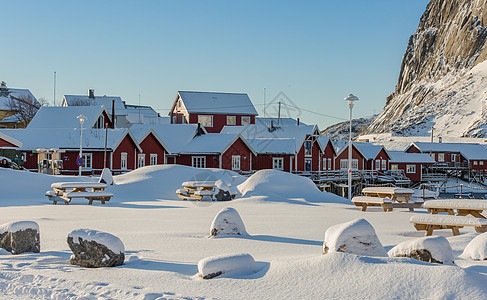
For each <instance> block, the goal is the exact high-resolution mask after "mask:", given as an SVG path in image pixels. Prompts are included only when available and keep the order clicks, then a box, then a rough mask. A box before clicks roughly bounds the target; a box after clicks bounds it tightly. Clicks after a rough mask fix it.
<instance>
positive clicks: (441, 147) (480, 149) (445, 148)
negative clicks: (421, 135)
mask: <svg viewBox="0 0 487 300" xmlns="http://www.w3.org/2000/svg"><path fill="white" fill-rule="evenodd" d="M413 145H414V146H416V147H417V148H418V149H419V150H420V151H421V152H423V153H427V152H459V153H460V154H462V155H463V156H464V157H465V158H466V159H468V160H472V159H479V160H480V159H481V160H484V159H485V160H487V150H486V149H485V148H484V146H482V145H480V144H470V143H427V142H414V143H412V144H411V145H410V146H409V147H411V146H413ZM409 147H408V148H409Z"/></svg>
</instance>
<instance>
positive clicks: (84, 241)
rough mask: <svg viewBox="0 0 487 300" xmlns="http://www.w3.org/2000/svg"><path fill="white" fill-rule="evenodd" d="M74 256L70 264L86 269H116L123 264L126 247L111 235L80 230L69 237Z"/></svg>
mask: <svg viewBox="0 0 487 300" xmlns="http://www.w3.org/2000/svg"><path fill="white" fill-rule="evenodd" d="M68 245H69V248H70V249H71V251H73V253H74V254H73V255H72V256H71V258H70V260H69V262H70V263H71V264H72V265H78V266H81V267H86V268H100V267H116V266H120V265H122V264H123V261H124V259H125V247H124V245H123V243H122V241H121V240H120V239H119V238H118V237H116V236H114V235H112V234H109V233H106V232H101V231H97V230H89V229H78V230H74V231H72V232H71V233H70V234H69V235H68Z"/></svg>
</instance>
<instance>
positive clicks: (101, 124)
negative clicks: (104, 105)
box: [93, 115, 105, 129]
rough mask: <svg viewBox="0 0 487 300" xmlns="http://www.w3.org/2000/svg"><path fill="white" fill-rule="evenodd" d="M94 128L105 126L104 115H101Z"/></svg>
mask: <svg viewBox="0 0 487 300" xmlns="http://www.w3.org/2000/svg"><path fill="white" fill-rule="evenodd" d="M93 128H96V129H101V128H105V118H104V117H103V115H101V116H100V117H99V118H98V120H97V121H96V123H95V125H94V126H93Z"/></svg>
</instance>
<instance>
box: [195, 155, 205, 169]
mask: <svg viewBox="0 0 487 300" xmlns="http://www.w3.org/2000/svg"><path fill="white" fill-rule="evenodd" d="M192 160H193V168H206V157H204V156H193V157H192Z"/></svg>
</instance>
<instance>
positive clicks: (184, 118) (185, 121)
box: [181, 115, 188, 124]
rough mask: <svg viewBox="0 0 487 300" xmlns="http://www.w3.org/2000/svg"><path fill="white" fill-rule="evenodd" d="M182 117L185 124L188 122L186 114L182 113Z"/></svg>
mask: <svg viewBox="0 0 487 300" xmlns="http://www.w3.org/2000/svg"><path fill="white" fill-rule="evenodd" d="M181 119H182V120H183V124H188V120H186V116H185V115H182V116H181Z"/></svg>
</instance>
